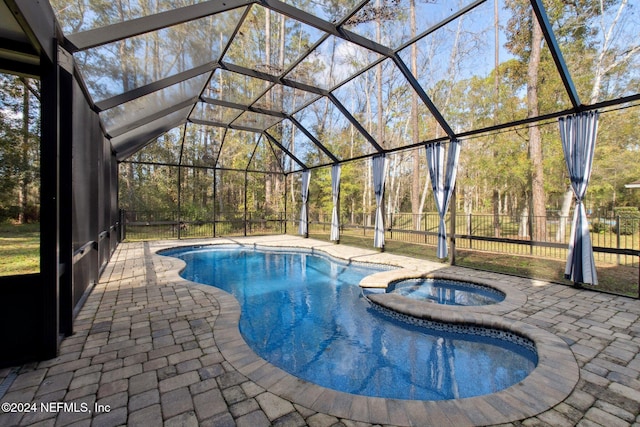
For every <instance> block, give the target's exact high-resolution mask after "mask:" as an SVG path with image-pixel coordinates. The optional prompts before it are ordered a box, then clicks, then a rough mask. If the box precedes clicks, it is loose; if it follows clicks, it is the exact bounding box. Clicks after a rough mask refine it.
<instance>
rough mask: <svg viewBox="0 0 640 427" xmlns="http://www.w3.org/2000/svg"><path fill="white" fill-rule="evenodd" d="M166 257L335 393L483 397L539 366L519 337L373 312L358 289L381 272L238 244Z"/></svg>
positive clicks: (277, 358) (248, 334) (252, 334)
mask: <svg viewBox="0 0 640 427" xmlns="http://www.w3.org/2000/svg"><path fill="white" fill-rule="evenodd" d="M162 254H163V255H170V256H175V257H178V258H181V259H183V260H184V261H185V262H186V264H187V266H186V268H185V269H184V270H183V272H182V276H183V277H184V278H186V279H188V280H192V281H196V282H200V283H205V284H210V285H214V286H216V287H219V288H221V289H223V290H226V291H227V292H230V293H231V294H233V295H234V296H235V298H236V299H237V300H238V301H239V303H240V305H241V307H242V314H241V318H240V331H241V333H242V335H243V337H244V339H245V341H246V342H247V343H248V344H249V346H250V347H251V348H252V349H253V350H254V351H255V352H256V353H257V354H258V355H260V356H261V357H262V358H264V359H265V360H267V361H269V362H270V363H272V364H274V365H276V366H278V367H280V368H282V369H284V370H285V371H287V372H290V373H292V374H293V375H295V376H297V377H299V378H302V379H305V380H307V381H310V382H313V383H315V384H318V385H321V386H324V387H328V388H332V389H334V390H340V391H345V392H347V393H352V394H359V395H365V396H377V397H387V398H397V399H416V400H445V399H453V398H462V397H470V396H478V395H484V394H489V393H493V392H495V391H497V390H502V389H504V388H506V387H509V386H510V385H512V384H515V383H517V382H519V381H520V380H522V379H523V378H524V377H526V376H527V375H528V374H529V372H531V370H533V368H535V366H536V363H537V356H536V353H535V351H534V350H533V349H532V348H531V346H527V345H521V344H523V343H522V342H520V341H521V340H520V339H518V338H517V337H513V336H512V337H510V338H509V339H500V338H498V337H497V336H491V333H488V334H485V335H488V336H483V335H480V334H468V333H460V332H459V329H460V328H459V327H456V328H451V330H447V328H446V327H441V328H439V330H435V329H430V328H425V327H423V326H415V325H410V324H408V323H405V322H402V321H400V320H397V319H395V318H392V317H389V316H386V315H385V314H383V313H381V312H379V311H378V310H375V309H373V308H372V307H371V306H370V305H369V303H368V302H367V301H366V299H365V298H363V297H362V294H361V291H360V289H359V287H358V283H359V281H360V280H361V279H362V277H364V276H365V275H368V274H371V273H373V272H376V271H380V270H381V269H380V268H375V267H373V266H370V265H367V266H365V265H353V264H351V265H349V264H346V263H344V262H340V261H338V260H335V259H331V258H329V257H326V256H318V255H315V254H310V253H304V252H292V251H283V250H278V251H273V250H262V249H257V250H256V249H253V248H252V247H240V246H218V247H215V246H214V247H205V248H187V249H179V250H170V251H164V252H162ZM487 331H490V330H487ZM499 335H502V336H504V335H505V334H504V332H500V334H499ZM507 335H508V334H507ZM479 379H484V380H482V381H480V380H479Z"/></svg>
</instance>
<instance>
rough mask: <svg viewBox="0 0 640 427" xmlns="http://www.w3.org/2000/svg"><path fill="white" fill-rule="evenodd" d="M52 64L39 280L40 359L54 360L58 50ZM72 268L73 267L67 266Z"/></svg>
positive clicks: (46, 92)
mask: <svg viewBox="0 0 640 427" xmlns="http://www.w3.org/2000/svg"><path fill="white" fill-rule="evenodd" d="M53 55H55V58H53V60H52V61H50V60H49V58H47V57H46V56H45V55H44V54H42V55H41V59H40V63H41V65H40V66H41V67H42V75H41V80H40V81H41V85H42V86H41V87H42V89H41V94H42V104H41V111H42V113H41V114H42V117H41V123H42V124H41V135H42V136H41V138H42V139H41V142H40V156H41V158H42V159H45V160H46V161H43V162H42V164H41V166H40V182H41V187H40V209H41V220H40V276H41V277H42V293H41V295H39V296H38V297H39V301H38V300H36V301H37V302H36V301H34V303H36V304H37V303H39V304H41V311H40V312H41V316H42V317H41V318H40V319H38V320H39V332H40V336H39V337H33V339H36V340H38V346H37V348H38V350H37V351H38V353H39V354H38V355H37V358H38V359H43V360H44V359H52V358H54V357H56V356H57V354H58V334H59V333H60V327H59V326H60V323H59V322H60V317H59V302H60V300H59V298H60V294H59V291H60V289H59V286H60V264H59V256H58V254H59V252H60V235H59V215H60V207H59V195H60V188H59V176H60V170H59V166H60V165H59V153H60V138H59V128H58V124H59V113H60V98H59V87H58V84H59V83H58V79H59V71H58V64H57V62H58V58H57V48H56V49H54V51H53ZM68 268H71V266H68Z"/></svg>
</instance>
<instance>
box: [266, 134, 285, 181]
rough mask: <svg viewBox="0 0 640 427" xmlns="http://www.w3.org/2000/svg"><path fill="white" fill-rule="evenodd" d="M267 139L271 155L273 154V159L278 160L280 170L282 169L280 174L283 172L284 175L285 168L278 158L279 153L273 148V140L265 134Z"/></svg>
mask: <svg viewBox="0 0 640 427" xmlns="http://www.w3.org/2000/svg"><path fill="white" fill-rule="evenodd" d="M264 136H265V138H266V139H267V143H268V144H269V149H270V150H271V154H273V157H274V158H275V159H276V161H277V163H278V168H279V169H280V172H282V173H283V174H284V173H285V171H284V166H283V165H282V162H281V161H280V159H279V158H278V153H276V150H275V148H273V143H272V142H271V140H270V139H269V138H268V137H267V134H266V133H265V134H264Z"/></svg>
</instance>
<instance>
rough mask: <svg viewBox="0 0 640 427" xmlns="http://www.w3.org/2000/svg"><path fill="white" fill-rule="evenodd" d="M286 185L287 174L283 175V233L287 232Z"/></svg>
mask: <svg viewBox="0 0 640 427" xmlns="http://www.w3.org/2000/svg"><path fill="white" fill-rule="evenodd" d="M287 186H288V183H287V175H285V176H284V234H287ZM281 225H282V223H281Z"/></svg>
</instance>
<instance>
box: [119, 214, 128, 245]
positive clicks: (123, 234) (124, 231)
mask: <svg viewBox="0 0 640 427" xmlns="http://www.w3.org/2000/svg"><path fill="white" fill-rule="evenodd" d="M126 218H127V213H126V211H125V210H124V209H120V241H121V242H122V241H123V240H124V239H126V238H127V225H126V222H125V220H126Z"/></svg>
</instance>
